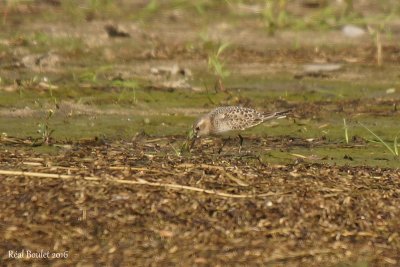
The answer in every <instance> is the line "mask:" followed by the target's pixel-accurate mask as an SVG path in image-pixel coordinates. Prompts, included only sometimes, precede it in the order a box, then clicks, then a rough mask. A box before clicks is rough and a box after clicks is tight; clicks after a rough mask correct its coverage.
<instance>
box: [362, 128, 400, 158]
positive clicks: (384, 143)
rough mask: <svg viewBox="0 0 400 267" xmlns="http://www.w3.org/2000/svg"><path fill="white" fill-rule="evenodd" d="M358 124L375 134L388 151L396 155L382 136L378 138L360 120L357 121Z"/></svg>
mask: <svg viewBox="0 0 400 267" xmlns="http://www.w3.org/2000/svg"><path fill="white" fill-rule="evenodd" d="M359 124H360V125H361V126H362V127H364V128H365V129H366V130H367V131H368V132H370V133H371V134H372V135H373V136H375V138H376V139H378V140H379V142H381V143H382V144H383V145H384V146H385V147H386V148H387V149H388V150H389V151H390V153H392V154H393V155H394V156H397V154H396V152H395V151H394V150H393V149H392V148H391V147H390V146H389V145H388V144H387V143H386V142H385V141H383V140H382V138H380V137H379V136H378V135H377V134H376V133H374V132H373V131H372V130H371V129H369V128H368V127H367V126H365V125H364V124H362V123H361V122H359Z"/></svg>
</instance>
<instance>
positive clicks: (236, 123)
mask: <svg viewBox="0 0 400 267" xmlns="http://www.w3.org/2000/svg"><path fill="white" fill-rule="evenodd" d="M215 120H216V121H217V122H218V123H219V127H218V128H220V129H222V131H228V130H244V129H247V128H250V127H253V126H256V125H258V124H260V123H262V122H263V118H262V115H261V114H260V113H258V112H257V111H255V110H253V109H247V108H232V109H227V110H225V112H220V113H218V114H216V115H215Z"/></svg>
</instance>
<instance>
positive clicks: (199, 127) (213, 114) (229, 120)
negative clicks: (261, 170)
mask: <svg viewBox="0 0 400 267" xmlns="http://www.w3.org/2000/svg"><path fill="white" fill-rule="evenodd" d="M287 113H289V111H288V110H286V111H279V112H273V113H263V112H259V111H257V110H255V109H252V108H244V107H239V106H228V107H218V108H215V109H213V110H212V111H210V112H209V113H207V114H205V115H203V116H201V117H200V118H198V119H197V121H196V122H195V123H194V124H193V134H194V137H196V138H199V137H203V136H208V135H221V134H224V133H227V132H231V131H243V130H246V129H249V128H251V127H254V126H257V125H259V124H261V123H263V122H265V121H267V120H271V119H279V118H284V117H286V116H285V115H286V114H287ZM238 136H239V141H240V146H239V152H240V151H241V149H242V144H243V137H242V136H241V135H240V134H238ZM221 149H222V148H221ZM221 149H220V151H221Z"/></svg>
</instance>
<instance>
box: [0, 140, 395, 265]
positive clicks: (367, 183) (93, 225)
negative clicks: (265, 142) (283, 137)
mask: <svg viewBox="0 0 400 267" xmlns="http://www.w3.org/2000/svg"><path fill="white" fill-rule="evenodd" d="M148 141H151V142H148ZM159 142H160V141H154V140H151V139H148V137H143V138H142V139H141V140H139V141H137V143H136V145H135V146H133V145H132V144H131V143H125V142H117V141H114V142H111V143H110V142H104V143H102V144H99V143H93V142H92V143H90V142H88V143H85V142H79V143H76V144H70V146H71V148H70V149H68V150H60V153H59V154H58V155H47V154H43V153H40V154H39V153H35V152H33V151H31V150H26V149H22V148H21V147H19V148H18V149H16V148H13V147H8V148H7V149H3V150H1V152H0V162H1V164H0V188H1V191H2V194H1V196H0V199H1V202H0V203H1V204H0V205H1V210H2V212H1V213H0V220H1V221H2V226H1V227H0V235H1V236H3V237H4V238H3V239H2V240H1V241H0V251H1V253H2V255H6V256H3V258H2V261H3V262H5V263H6V264H16V263H19V262H17V261H16V259H9V258H8V256H7V255H8V254H7V253H8V251H9V250H16V251H20V250H21V249H25V250H27V249H30V250H32V251H40V250H41V249H44V250H45V251H50V252H64V251H68V257H67V258H62V259H55V258H52V259H41V260H37V259H24V261H23V262H24V264H25V263H26V264H33V263H36V264H39V263H40V264H56V265H57V264H66V265H79V264H81V265H82V264H83V265H84V264H88V263H94V262H96V263H97V264H100V265H113V264H115V262H118V263H119V265H124V266H126V265H131V264H137V265H142V266H146V265H152V264H153V265H159V264H160V265H162V264H174V265H176V264H180V265H187V266H188V265H193V264H212V265H225V266H226V265H235V264H247V265H264V264H278V265H279V264H282V265H285V266H299V265H301V266H321V264H336V263H339V262H357V261H364V260H367V261H368V262H370V263H371V264H372V265H373V266H382V265H394V266H395V265H396V264H398V263H399V262H400V259H399V257H398V255H399V253H400V239H399V235H398V234H397V233H398V232H399V231H400V224H399V223H398V218H399V216H400V211H399V209H398V207H399V206H400V198H399V196H400V189H399V188H400V171H399V170H398V169H381V168H372V167H336V166H328V165H324V164H319V163H305V162H300V163H296V162H295V163H293V164H287V165H269V164H265V163H261V162H259V161H257V160H256V159H252V157H249V156H229V155H213V154H210V153H207V152H204V153H203V151H202V150H203V149H199V150H198V151H197V150H196V151H194V152H193V153H192V154H191V155H188V156H187V157H179V156H177V155H176V154H175V153H174V152H173V151H172V150H171V148H170V147H168V146H160V145H159ZM189 247H190V249H188V248H189Z"/></svg>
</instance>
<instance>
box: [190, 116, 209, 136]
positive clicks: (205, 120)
mask: <svg viewBox="0 0 400 267" xmlns="http://www.w3.org/2000/svg"><path fill="white" fill-rule="evenodd" d="M210 132H211V120H210V118H209V117H207V116H205V117H201V118H200V119H198V120H197V121H196V122H195V123H194V124H193V135H194V136H195V137H196V138H199V137H202V136H206V135H209V134H210Z"/></svg>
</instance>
